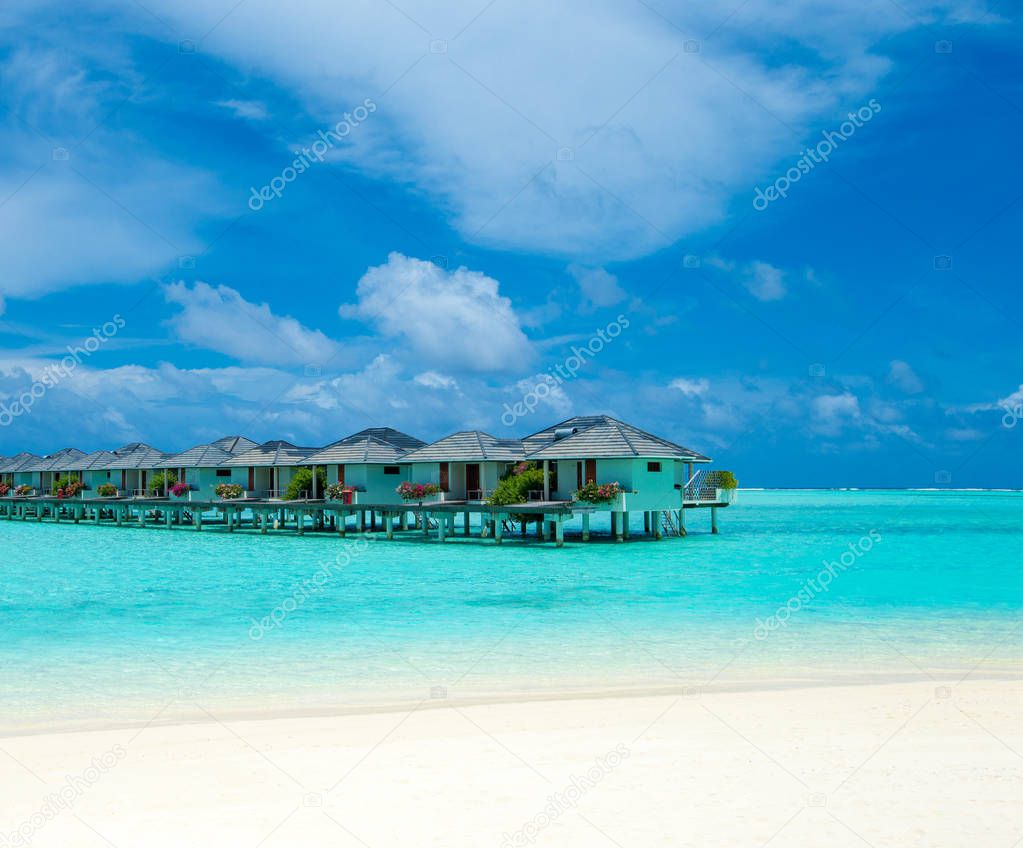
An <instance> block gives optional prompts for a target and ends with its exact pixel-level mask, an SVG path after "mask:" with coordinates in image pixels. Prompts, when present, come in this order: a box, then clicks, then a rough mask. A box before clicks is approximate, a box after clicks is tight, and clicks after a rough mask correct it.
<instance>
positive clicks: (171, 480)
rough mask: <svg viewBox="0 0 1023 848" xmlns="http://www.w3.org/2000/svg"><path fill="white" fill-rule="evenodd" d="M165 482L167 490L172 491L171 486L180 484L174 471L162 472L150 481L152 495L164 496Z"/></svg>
mask: <svg viewBox="0 0 1023 848" xmlns="http://www.w3.org/2000/svg"><path fill="white" fill-rule="evenodd" d="M165 481H166V483H167V488H168V489H170V487H171V486H173V485H174V484H175V483H177V482H178V475H177V474H175V473H174V472H173V471H161V472H160V473H159V474H154V475H153V476H152V478H150V480H149V492H150V494H154V495H162V494H163V485H164V482H165Z"/></svg>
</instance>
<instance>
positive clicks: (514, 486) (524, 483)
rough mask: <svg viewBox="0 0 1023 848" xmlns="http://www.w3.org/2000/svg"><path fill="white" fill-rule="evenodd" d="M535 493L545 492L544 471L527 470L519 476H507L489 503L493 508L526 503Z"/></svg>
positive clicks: (499, 484) (537, 469)
mask: <svg viewBox="0 0 1023 848" xmlns="http://www.w3.org/2000/svg"><path fill="white" fill-rule="evenodd" d="M533 491H543V471H542V470H541V469H539V468H535V467H534V468H527V469H525V470H524V471H522V472H521V473H519V474H515V473H514V472H512V473H509V474H506V475H505V476H504V477H503V478H502V479H501V482H500V483H498V484H497V487H496V488H495V489H494V493H493V494H492V495H491V496H490V499H489V501H488V503H489V504H490V505H491V506H507V505H508V504H516V503H525V502H526V501H528V500H529V493H530V492H533Z"/></svg>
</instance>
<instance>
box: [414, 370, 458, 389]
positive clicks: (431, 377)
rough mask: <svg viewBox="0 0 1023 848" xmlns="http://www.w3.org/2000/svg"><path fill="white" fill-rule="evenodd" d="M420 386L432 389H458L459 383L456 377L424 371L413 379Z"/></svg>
mask: <svg viewBox="0 0 1023 848" xmlns="http://www.w3.org/2000/svg"><path fill="white" fill-rule="evenodd" d="M413 379H414V380H415V381H416V382H417V383H418V384H419V385H420V386H426V387H427V388H430V389H457V388H458V381H457V380H455V378H454V377H448V376H446V375H444V374H438V373H437V372H436V371H424V372H423V373H422V374H416V376H415V377H414V378H413Z"/></svg>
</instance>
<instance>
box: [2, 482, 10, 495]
mask: <svg viewBox="0 0 1023 848" xmlns="http://www.w3.org/2000/svg"><path fill="white" fill-rule="evenodd" d="M10 491H11V487H10V484H8V483H4V482H2V481H0V498H6V497H7V495H8V494H10Z"/></svg>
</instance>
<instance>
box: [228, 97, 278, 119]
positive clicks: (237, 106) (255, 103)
mask: <svg viewBox="0 0 1023 848" xmlns="http://www.w3.org/2000/svg"><path fill="white" fill-rule="evenodd" d="M217 105H218V106H223V107H224V108H225V109H227V110H229V111H230V112H232V113H233V114H234V116H235V117H236V118H244V119H245V120H248V121H265V120H266V119H267V117H269V113H268V112H267V110H266V104H265V103H262V102H260V101H259V100H235V99H231V100H221V101H220V102H219V103H217Z"/></svg>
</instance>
